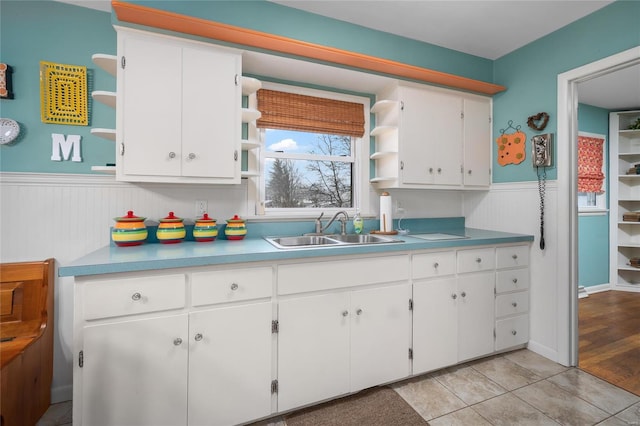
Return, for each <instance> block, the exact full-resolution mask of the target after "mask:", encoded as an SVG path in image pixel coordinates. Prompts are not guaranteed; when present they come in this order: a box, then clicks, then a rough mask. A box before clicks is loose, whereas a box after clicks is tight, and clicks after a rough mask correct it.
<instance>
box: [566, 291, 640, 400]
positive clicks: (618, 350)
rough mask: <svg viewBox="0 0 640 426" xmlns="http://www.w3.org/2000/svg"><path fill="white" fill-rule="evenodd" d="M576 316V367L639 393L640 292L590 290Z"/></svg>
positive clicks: (581, 300)
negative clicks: (595, 291)
mask: <svg viewBox="0 0 640 426" xmlns="http://www.w3.org/2000/svg"><path fill="white" fill-rule="evenodd" d="M578 319H579V322H578V331H579V349H578V366H579V368H581V369H582V370H584V371H586V372H588V373H591V374H593V375H594V376H596V377H599V378H601V379H603V380H606V381H607V382H609V383H612V384H614V385H616V386H618V387H621V388H623V389H625V390H627V391H629V392H633V393H634V394H636V395H638V396H640V293H631V292H624V291H605V292H602V293H594V294H590V295H589V297H586V298H583V299H580V300H579V303H578Z"/></svg>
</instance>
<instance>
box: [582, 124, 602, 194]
mask: <svg viewBox="0 0 640 426" xmlns="http://www.w3.org/2000/svg"><path fill="white" fill-rule="evenodd" d="M603 147H604V139H600V138H592V137H586V136H578V192H597V193H602V192H604V191H603V190H602V182H603V181H604V174H603V173H602V161H603V158H604V156H603Z"/></svg>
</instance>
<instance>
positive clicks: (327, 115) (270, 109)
mask: <svg viewBox="0 0 640 426" xmlns="http://www.w3.org/2000/svg"><path fill="white" fill-rule="evenodd" d="M257 97H258V110H259V111H260V112H261V113H262V117H261V118H260V119H259V120H258V121H257V126H258V127H266V128H269V129H286V130H300V131H305V132H313V133H323V134H333V135H345V136H354V137H362V136H363V135H364V107H363V105H362V104H359V103H355V102H345V101H337V100H334V99H326V98H318V97H315V96H306V95H298V94H295V93H287V92H280V91H276V90H267V89H260V90H258V93H257Z"/></svg>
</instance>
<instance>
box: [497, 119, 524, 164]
mask: <svg viewBox="0 0 640 426" xmlns="http://www.w3.org/2000/svg"><path fill="white" fill-rule="evenodd" d="M508 124H509V126H508V127H507V128H506V129H500V136H498V138H497V139H496V143H497V144H498V151H497V152H498V164H500V165H501V166H506V165H507V164H520V163H522V162H523V161H524V159H525V157H526V154H525V145H526V141H527V135H526V134H524V132H522V131H520V126H519V125H518V126H516V127H513V121H512V120H509V123H508ZM509 129H512V130H514V132H513V133H507V131H508V130H509Z"/></svg>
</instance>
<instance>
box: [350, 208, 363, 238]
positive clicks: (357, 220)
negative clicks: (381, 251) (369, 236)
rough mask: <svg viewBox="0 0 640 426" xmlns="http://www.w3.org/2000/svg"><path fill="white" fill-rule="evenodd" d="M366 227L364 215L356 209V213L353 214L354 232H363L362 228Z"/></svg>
mask: <svg viewBox="0 0 640 426" xmlns="http://www.w3.org/2000/svg"><path fill="white" fill-rule="evenodd" d="M363 228H364V221H363V220H362V217H360V212H359V211H358V210H356V215H355V216H353V232H355V233H356V234H362V229H363Z"/></svg>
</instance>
